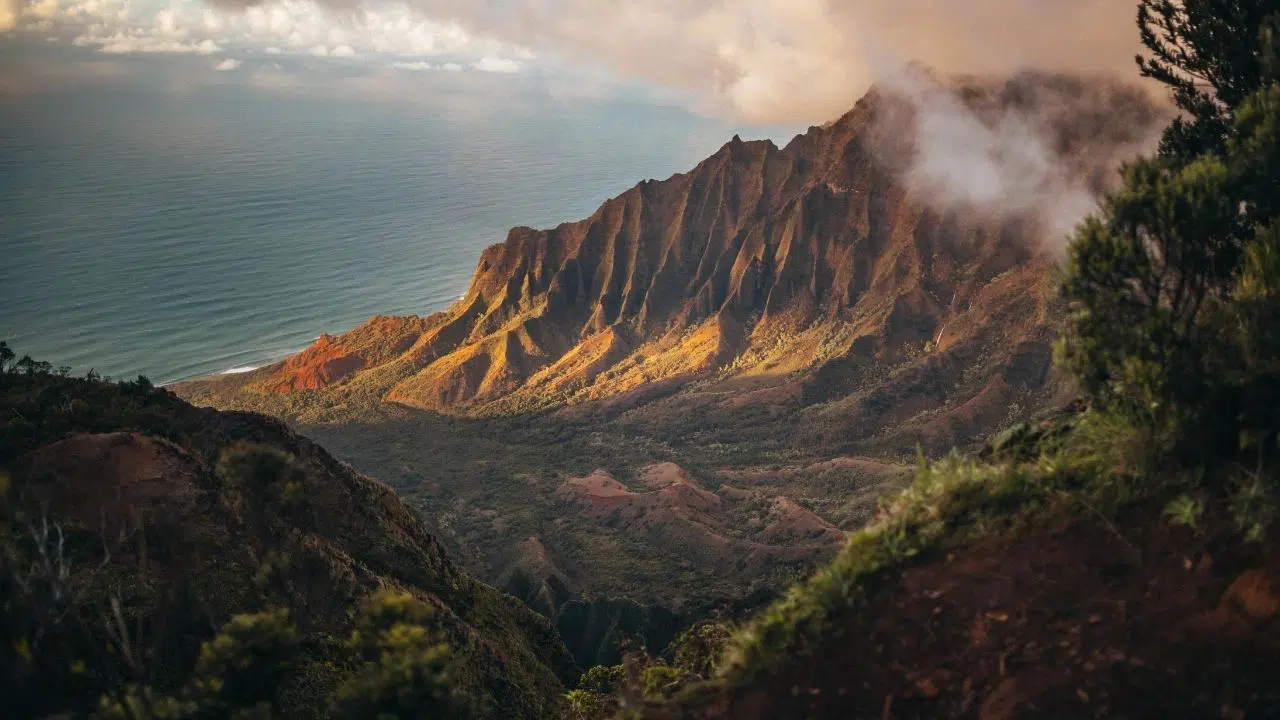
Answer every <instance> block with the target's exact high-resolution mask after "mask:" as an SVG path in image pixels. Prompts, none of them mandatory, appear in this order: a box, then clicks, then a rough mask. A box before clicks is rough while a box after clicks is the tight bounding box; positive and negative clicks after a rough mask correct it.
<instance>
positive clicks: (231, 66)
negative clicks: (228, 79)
mask: <svg viewBox="0 0 1280 720" xmlns="http://www.w3.org/2000/svg"><path fill="white" fill-rule="evenodd" d="M239 67H240V61H239V60H236V59H234V58H227V59H226V60H223V61H222V62H220V63H218V64H217V65H214V66H213V69H214V70H217V71H218V72H231V71H232V70H236V69H238V68H239Z"/></svg>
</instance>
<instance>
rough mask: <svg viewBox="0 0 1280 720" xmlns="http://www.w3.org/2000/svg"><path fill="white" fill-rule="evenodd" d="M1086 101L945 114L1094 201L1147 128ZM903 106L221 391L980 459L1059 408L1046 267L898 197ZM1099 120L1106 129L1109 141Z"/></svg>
mask: <svg viewBox="0 0 1280 720" xmlns="http://www.w3.org/2000/svg"><path fill="white" fill-rule="evenodd" d="M1093 82H1094V81H1092V80H1083V79H1078V78H1075V79H1073V78H1067V77H1062V76H1042V75H1025V76H1020V77H1018V78H1015V79H1014V80H1010V81H1007V82H1004V83H995V82H991V81H988V82H986V83H985V84H984V83H981V82H978V81H974V80H969V81H967V84H963V85H961V86H959V87H958V89H957V88H948V89H946V90H945V92H946V93H948V94H947V95H946V97H947V98H949V100H948V102H951V101H954V102H957V103H961V104H963V106H964V107H965V108H966V110H965V112H968V113H971V114H972V117H973V118H978V119H979V120H982V121H984V122H988V123H989V124H991V125H992V126H993V127H996V128H997V129H999V128H1000V127H1001V125H1000V123H1002V122H1005V120H1004V119H1002V118H1006V117H1016V118H1019V119H1020V121H1024V120H1025V122H1031V121H1032V120H1034V121H1035V122H1037V123H1040V124H1041V125H1043V126H1044V127H1043V131H1044V133H1045V134H1046V135H1048V136H1049V141H1048V142H1049V143H1050V144H1051V145H1052V148H1051V150H1052V152H1053V153H1054V155H1053V158H1052V159H1053V160H1054V161H1055V162H1058V163H1060V164H1061V165H1062V168H1061V169H1060V170H1055V172H1059V171H1060V172H1061V173H1064V174H1066V175H1070V176H1071V177H1072V178H1075V179H1077V180H1078V181H1079V182H1080V183H1081V184H1082V185H1086V186H1089V187H1099V186H1101V185H1103V184H1105V183H1106V182H1108V176H1107V171H1110V170H1111V169H1112V168H1113V167H1114V163H1113V160H1114V158H1115V156H1116V155H1117V154H1118V153H1123V152H1125V151H1126V150H1127V149H1131V148H1132V147H1134V146H1135V145H1136V144H1138V143H1140V142H1142V140H1143V138H1144V137H1145V136H1146V135H1147V134H1148V133H1149V126H1155V125H1156V124H1157V120H1158V119H1160V118H1161V117H1162V115H1161V114H1160V112H1159V111H1158V110H1157V109H1156V108H1154V107H1153V106H1151V105H1150V104H1149V103H1147V101H1146V100H1145V96H1144V95H1142V93H1141V92H1140V91H1139V90H1136V89H1132V88H1127V87H1124V86H1118V85H1114V84H1112V85H1103V86H1102V87H1101V89H1099V87H1095V86H1094V85H1093V84H1092V83H1093ZM1097 82H1102V81H1097ZM930 92H935V93H937V92H944V91H942V90H938V89H937V88H933V89H931V90H930ZM924 102H925V101H922V100H920V99H919V98H912V97H910V96H909V93H907V94H904V92H903V91H892V90H890V89H884V88H877V89H873V90H872V91H871V92H870V93H869V94H868V95H867V96H866V97H864V98H863V99H862V100H860V101H859V102H858V104H857V105H856V106H855V107H854V108H853V109H852V110H850V111H849V112H848V113H846V114H845V115H844V116H842V117H840V118H839V119H837V120H836V121H834V122H832V123H829V124H827V125H825V126H821V127H819V126H814V127H812V128H810V129H809V130H808V131H807V132H806V133H804V134H801V135H797V136H796V137H795V138H793V139H792V140H791V141H790V142H788V143H787V144H786V145H785V146H784V147H781V148H779V147H778V146H777V145H775V144H774V143H773V142H772V141H769V140H754V141H743V140H742V139H741V138H740V137H739V136H734V138H733V139H731V140H730V141H728V142H726V143H725V144H724V145H723V146H722V147H721V148H720V149H719V150H717V151H716V152H715V153H714V154H712V155H711V156H710V157H708V158H707V159H705V160H703V161H702V162H701V163H699V164H698V165H697V166H696V167H694V168H693V169H691V170H690V171H688V172H685V173H677V174H675V175H673V176H671V177H670V178H668V179H666V180H661V181H658V180H646V181H644V182H641V183H638V184H637V185H635V186H634V187H632V188H630V189H629V190H627V191H625V192H623V193H622V194H620V195H618V196H616V197H614V198H611V199H609V200H607V201H605V202H604V203H603V204H602V205H601V206H600V207H599V209H597V211H596V212H595V213H593V214H592V215H591V216H590V217H588V218H586V219H584V220H580V221H577V222H571V223H563V224H561V225H559V226H557V227H555V228H551V229H548V230H535V229H533V228H529V227H516V228H513V229H512V230H511V231H510V232H509V233H508V235H507V237H506V239H505V240H504V242H502V243H499V244H496V245H493V246H490V247H489V248H487V249H485V250H484V251H483V252H482V253H481V256H480V258H479V260H478V262H477V266H476V271H475V273H474V275H473V279H472V282H471V286H470V288H469V290H468V291H467V293H466V294H465V295H464V296H463V297H462V298H461V299H460V300H459V301H458V302H456V303H455V304H454V305H452V306H451V307H450V308H448V309H446V310H445V311H443V312H439V313H435V314H433V315H430V316H428V317H425V318H422V317H413V316H410V317H403V318H387V317H383V316H379V317H375V318H374V319H372V320H370V321H369V322H367V323H365V324H363V325H361V326H360V327H358V328H356V329H355V330H353V331H351V332H349V333H346V334H343V335H340V336H337V337H332V336H327V335H326V336H324V337H322V338H321V339H320V340H318V341H317V343H316V344H314V345H313V346H312V347H310V348H308V349H307V350H306V351H304V352H303V353H301V354H299V355H296V356H294V357H292V358H289V359H288V360H286V361H284V362H283V363H280V364H277V365H274V366H270V367H268V368H264V369H262V370H259V371H257V372H255V373H249V374H247V375H245V376H243V377H242V378H238V379H237V381H238V382H239V383H240V384H241V385H243V386H244V387H245V388H246V389H248V390H249V391H256V392H283V393H291V392H298V391H320V390H327V389H333V390H335V391H336V392H339V393H340V392H342V391H343V390H344V389H345V388H348V387H357V386H358V387H360V388H361V389H362V390H367V391H371V392H376V393H377V394H379V395H380V396H381V398H382V400H383V401H385V402H389V403H396V404H401V405H405V406H408V407H412V408H416V409H421V410H428V411H432V412H438V413H444V414H449V415H464V416H475V417H492V416H508V415H518V414H523V413H529V412H546V411H552V412H561V413H567V414H568V415H569V416H582V415H584V414H585V415H587V416H590V415H591V414H593V413H597V412H600V411H603V412H605V413H606V415H611V414H616V412H617V411H618V410H619V409H620V408H624V409H631V408H634V407H635V406H637V405H644V404H647V403H650V402H651V401H652V400H653V399H654V398H655V397H657V398H661V397H667V396H670V395H672V394H676V395H679V394H681V393H682V392H683V393H684V394H685V395H689V393H688V392H687V390H688V389H689V388H690V387H691V386H692V385H694V384H696V383H703V384H706V383H710V384H711V385H713V386H715V385H716V384H717V383H719V384H720V387H726V388H727V387H729V385H733V386H735V387H746V388H749V389H748V391H746V392H742V393H739V397H738V399H737V401H736V402H737V403H738V404H740V405H743V404H745V405H749V406H760V405H763V406H766V407H768V406H770V405H773V404H776V401H778V400H779V399H781V400H782V404H783V405H785V406H786V407H787V414H795V413H797V412H800V411H803V410H805V409H806V408H810V407H812V406H815V405H822V406H823V408H822V412H821V414H822V415H823V416H824V417H823V419H821V420H815V421H814V422H816V423H817V424H819V425H823V424H826V423H827V422H828V421H829V420H830V419H831V418H832V417H835V416H839V420H840V422H841V423H845V424H848V423H850V422H855V421H856V422H858V423H860V424H861V425H862V426H863V427H862V428H861V429H860V430H858V431H856V432H854V435H862V436H865V437H870V436H874V435H876V434H877V433H879V432H881V431H883V430H884V429H885V426H886V425H888V424H889V422H894V423H899V424H901V423H902V422H904V421H913V422H914V427H913V428H911V429H909V431H907V432H905V433H904V434H903V437H902V438H901V440H900V441H895V442H894V443H892V444H893V445H895V446H898V447H908V446H910V445H912V444H914V443H920V442H923V443H924V444H926V445H928V446H931V447H934V446H936V447H944V446H947V445H948V444H951V443H955V442H964V441H969V440H972V439H975V438H978V437H981V436H982V435H983V434H985V433H986V432H989V431H990V430H991V429H993V425H994V424H995V423H997V422H998V421H999V420H1000V419H1002V418H1003V417H1004V415H1003V413H999V412H998V411H997V410H998V408H997V406H998V405H1001V404H1003V405H1004V406H1005V407H1007V406H1009V405H1010V404H1011V403H1013V402H1015V397H1014V396H1016V395H1020V394H1021V395H1037V397H1035V398H1023V400H1027V402H1026V403H1023V404H1024V405H1025V406H1026V407H1031V406H1033V405H1034V406H1041V405H1045V404H1048V403H1049V402H1050V400H1049V398H1054V397H1059V396H1060V395H1061V393H1060V392H1059V389H1058V388H1052V387H1049V386H1050V385H1052V384H1053V382H1054V380H1053V378H1052V377H1051V370H1050V365H1051V363H1050V353H1049V339H1050V337H1051V336H1052V332H1051V325H1052V323H1053V321H1054V320H1053V318H1054V316H1055V315H1054V311H1053V310H1052V307H1051V306H1052V297H1051V294H1050V293H1049V292H1048V290H1047V287H1046V286H1047V278H1048V273H1049V268H1050V266H1051V264H1052V252H1051V251H1050V250H1049V249H1048V248H1047V247H1045V246H1043V245H1042V242H1043V238H1044V237H1045V232H1046V230H1045V227H1044V225H1045V224H1044V222H1043V221H1042V218H1040V217H1039V216H1038V215H1037V209H1036V208H1034V207H1031V208H1028V207H1014V208H1012V209H1006V210H1000V211H992V210H990V209H989V208H981V207H974V206H973V205H972V204H966V203H963V202H960V201H957V200H955V199H948V198H945V197H933V196H931V194H930V189H929V188H928V186H927V185H925V184H922V183H921V182H919V181H918V179H916V178H913V177H911V174H912V173H911V170H910V168H911V167H912V166H913V165H915V164H918V160H917V156H919V155H920V154H921V153H922V152H923V151H922V150H921V149H920V147H918V146H919V145H920V144H921V141H920V140H919V138H917V137H916V136H915V135H913V132H914V130H913V129H912V127H913V124H914V123H916V122H917V116H919V115H921V114H922V113H925V112H928V110H927V109H922V108H924V105H923V104H922V103H924ZM1119 105H1123V106H1125V108H1126V109H1125V111H1124V112H1123V113H1121V112H1120V111H1119V110H1118V109H1117V106H1119ZM1112 113H1119V117H1122V118H1125V119H1126V122H1124V123H1116V122H1110V124H1108V121H1107V120H1106V118H1108V117H1111V114H1112ZM1028 118H1029V119H1028ZM967 120H968V118H966V121H967ZM1080 126H1083V127H1085V128H1092V129H1093V130H1092V131H1091V132H1093V134H1094V135H1096V137H1090V136H1089V133H1082V132H1081V130H1080V129H1079V127H1080ZM1090 143H1094V144H1095V145H1097V147H1093V146H1092V145H1090ZM1081 148H1085V149H1086V150H1087V152H1085V151H1082V150H1081ZM1104 167H1105V168H1106V170H1105V171H1104V170H1103V168H1104ZM984 358H985V360H984ZM867 364H879V365H883V366H886V367H893V368H899V369H901V368H903V367H905V366H910V367H909V368H908V369H907V370H906V374H907V375H914V376H916V377H917V381H916V382H915V383H907V384H906V385H904V384H903V383H902V382H898V383H897V384H896V385H893V383H891V382H889V383H886V382H883V381H881V382H880V383H879V384H880V385H881V386H882V389H883V388H888V387H889V386H890V385H893V387H894V389H893V391H892V392H893V393H895V394H899V395H903V394H905V397H903V398H902V399H903V400H904V401H905V402H903V403H901V404H900V407H911V408H915V411H914V412H913V413H911V414H910V415H908V416H906V417H901V415H902V413H897V416H896V417H895V418H894V419H893V420H892V421H889V422H886V421H880V420H877V419H876V418H875V417H873V416H875V415H876V412H877V410H878V409H880V410H882V409H883V408H881V407H880V406H882V405H883V403H884V401H883V399H881V396H882V395H883V394H884V393H883V392H881V393H877V392H876V388H871V389H870V390H865V389H864V391H862V392H859V391H857V390H852V391H850V389H851V388H856V387H857V386H859V385H860V384H861V385H865V384H866V383H865V382H863V380H864V378H860V377H859V372H858V371H856V370H850V366H851V365H867ZM975 365H982V366H983V367H982V369H981V370H975V369H974V367H975ZM959 366H964V368H963V369H961V370H958V371H957V368H959ZM966 374H967V377H964V378H962V377H960V376H965V375H966ZM962 379H963V380H965V382H961V380H962ZM977 380H983V381H984V382H976V381H977ZM726 383H727V384H726ZM961 384H964V385H966V387H963V388H958V387H956V386H957V385H961ZM1047 387H1048V388H1049V389H1048V390H1046V388H1047ZM940 390H941V392H939V391H940ZM886 391H887V390H886ZM948 395H950V396H951V397H947V396H948ZM928 413H933V414H935V415H941V416H945V417H943V418H938V417H932V418H926V417H922V416H921V415H922V414H928ZM858 418H861V420H858ZM802 424H813V423H810V422H808V421H806V422H805V423H802ZM904 427H905V426H904ZM810 434H811V435H812V434H813V433H810Z"/></svg>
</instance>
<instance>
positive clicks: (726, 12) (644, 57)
mask: <svg viewBox="0 0 1280 720" xmlns="http://www.w3.org/2000/svg"><path fill="white" fill-rule="evenodd" d="M214 1H215V2H217V3H218V4H219V5H220V6H221V7H224V8H238V9H244V8H248V7H260V6H261V7H269V5H262V4H261V3H259V2H258V1H257V0H214ZM320 4H321V5H322V6H323V7H326V8H327V9H329V10H330V11H332V12H333V13H334V14H336V15H339V16H341V17H346V18H355V19H354V20H353V22H354V23H356V24H358V23H359V22H360V20H359V17H360V15H361V13H362V12H365V11H367V10H369V9H370V7H373V6H366V5H362V4H361V2H360V0H320ZM408 7H409V8H410V10H411V11H412V12H413V13H415V14H417V15H418V16H421V17H425V18H430V19H432V20H433V21H436V22H443V23H454V24H456V25H457V26H458V27H459V28H461V29H462V30H463V31H465V32H466V33H468V34H471V35H476V36H482V37H488V38H493V39H495V40H497V41H499V42H502V43H506V44H511V45H514V46H518V47H523V48H527V49H528V50H530V51H531V52H533V53H536V54H537V55H539V56H542V57H559V58H562V59H564V60H567V61H570V62H584V61H586V62H595V63H601V64H603V65H605V66H607V67H610V68H611V69H613V70H615V71H616V72H618V73H619V74H621V75H624V76H630V77H639V78H644V79H647V80H650V81H653V82H657V83H659V84H662V85H666V86H668V87H673V88H680V89H687V90H695V91H699V92H702V93H704V94H705V96H706V97H707V98H708V101H709V103H710V107H709V109H711V110H713V111H717V112H721V113H724V114H731V115H735V116H738V117H741V118H743V119H745V120H748V121H754V122H788V123H790V122H815V121H821V120H826V119H830V118H831V117H834V116H836V115H838V114H839V113H840V112H842V111H843V110H844V109H847V108H848V107H849V106H850V105H851V104H852V102H853V101H854V100H856V99H857V98H858V97H860V96H861V95H862V94H863V93H864V92H865V91H866V90H867V88H868V87H870V86H871V85H872V84H873V83H874V82H875V81H876V80H877V79H878V78H879V77H880V72H879V71H880V69H881V68H883V67H885V66H887V65H895V64H897V65H901V64H906V63H909V62H918V63H923V64H925V65H928V66H930V67H934V68H937V69H939V70H941V71H944V72H947V73H975V74H988V73H996V74H1009V73H1011V72H1013V71H1017V70H1044V71H1054V70H1062V71H1065V70H1071V71H1077V72H1089V73H1114V72H1124V73H1127V74H1129V75H1132V73H1133V56H1134V54H1135V52H1136V50H1137V49H1138V38H1137V30H1136V27H1135V24H1134V17H1135V13H1136V7H1137V0H409V3H408Z"/></svg>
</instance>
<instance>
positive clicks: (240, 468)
mask: <svg viewBox="0 0 1280 720" xmlns="http://www.w3.org/2000/svg"><path fill="white" fill-rule="evenodd" d="M0 407H2V408H3V423H4V424H3V426H0V431H2V433H3V434H2V435H0V477H3V479H4V483H3V486H4V487H3V488H2V489H3V491H4V492H3V497H2V498H0V501H2V503H3V504H2V505H0V510H2V511H3V512H2V513H0V530H2V531H3V534H2V536H0V539H2V540H3V554H2V555H0V595H2V596H3V602H4V603H5V607H4V618H5V620H4V624H3V635H4V637H3V639H2V640H3V642H0V668H2V669H3V670H4V673H3V677H4V680H3V681H2V682H3V685H2V687H3V690H0V692H2V694H3V695H4V697H5V698H6V712H8V713H11V714H12V715H13V716H15V717H44V716H46V715H48V714H52V713H56V712H73V713H85V712H89V711H91V710H93V709H95V708H97V709H98V710H99V712H101V713H102V714H104V715H106V716H119V717H134V718H138V717H230V716H233V715H234V716H237V717H267V716H272V715H278V716H283V717H372V716H381V717H459V716H462V715H463V714H465V713H472V714H475V715H478V716H480V717H492V716H503V717H529V718H534V717H556V716H557V715H558V707H559V704H560V701H559V695H560V694H561V692H562V687H563V685H562V683H564V682H566V681H568V680H570V679H572V677H573V673H574V667H573V661H572V659H571V657H570V656H569V655H568V653H567V651H566V650H565V649H564V646H563V644H562V643H561V642H560V640H559V639H558V638H557V637H556V634H555V631H554V630H553V629H552V628H551V626H550V625H549V624H548V623H547V622H546V621H545V620H544V619H542V618H541V617H539V616H538V615H536V614H535V613H533V612H532V611H531V610H529V609H528V608H526V607H525V606H524V605H522V604H521V603H520V602H518V601H517V600H515V599H514V598H512V597H510V596H507V595H503V594H501V593H499V592H497V591H495V590H493V589H492V588H490V587H488V586H485V585H483V584H481V583H479V582H478V581H476V580H474V579H473V578H471V577H470V576H468V575H467V574H465V573H463V572H461V571H459V570H458V569H456V568H455V567H454V565H453V564H452V563H451V562H450V561H449V560H448V559H447V558H445V556H444V553H443V550H442V549H441V548H440V546H439V545H438V544H437V543H436V541H435V540H434V538H432V537H431V536H430V535H429V534H427V533H426V532H425V530H424V528H423V526H422V524H421V523H420V521H419V520H418V519H417V518H416V517H414V516H413V515H412V514H411V513H409V512H408V511H407V510H406V509H405V508H404V507H403V506H402V505H401V504H400V502H399V500H398V499H397V498H396V497H395V495H394V493H393V492H392V491H391V490H390V489H389V488H387V487H386V486H384V485H382V484H380V483H377V482H375V481H373V480H370V479H368V478H365V477H363V476H360V475H358V474H357V473H355V472H354V471H353V470H351V469H350V468H349V467H347V466H345V465H343V464H341V463H339V462H338V461H336V460H334V459H333V458H332V457H330V456H329V455H328V454H327V453H325V452H324V451H323V450H321V449H320V448H319V447H317V446H315V445H314V444H312V443H311V442H309V441H307V440H306V439H304V438H301V437H299V436H297V435H295V434H294V433H293V432H291V431H290V430H288V429H287V428H286V427H285V426H284V425H283V424H282V423H280V422H279V421H277V420H273V419H270V418H266V417H262V416H257V415H252V414H247V413H220V412H215V411H212V410H200V409H197V408H193V407H191V406H190V405H188V404H186V403H185V402H183V401H181V400H179V399H178V398H177V397H175V396H173V395H172V394H171V393H168V392H166V391H164V390H160V389H156V388H153V387H152V386H151V384H150V383H149V382H147V381H146V380H145V379H143V378H139V380H137V381H135V382H126V383H119V384H113V383H109V382H105V381H102V380H101V379H98V378H85V379H79V378H71V377H67V376H65V374H64V373H55V372H52V371H51V368H49V367H47V366H45V365H42V364H39V363H34V362H31V361H29V360H25V359H24V360H22V361H18V362H16V363H15V362H14V358H13V356H12V353H11V352H10V351H9V350H8V348H7V347H5V346H4V345H3V344H0Z"/></svg>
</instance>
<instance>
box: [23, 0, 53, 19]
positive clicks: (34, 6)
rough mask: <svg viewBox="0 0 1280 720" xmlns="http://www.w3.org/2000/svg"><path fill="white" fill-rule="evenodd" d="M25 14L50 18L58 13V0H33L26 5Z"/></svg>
mask: <svg viewBox="0 0 1280 720" xmlns="http://www.w3.org/2000/svg"><path fill="white" fill-rule="evenodd" d="M27 14H28V15H32V16H34V17H38V18H40V19H42V20H50V19H52V18H53V17H55V16H56V15H57V14H58V0H34V1H33V2H31V3H30V4H28V5H27Z"/></svg>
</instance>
